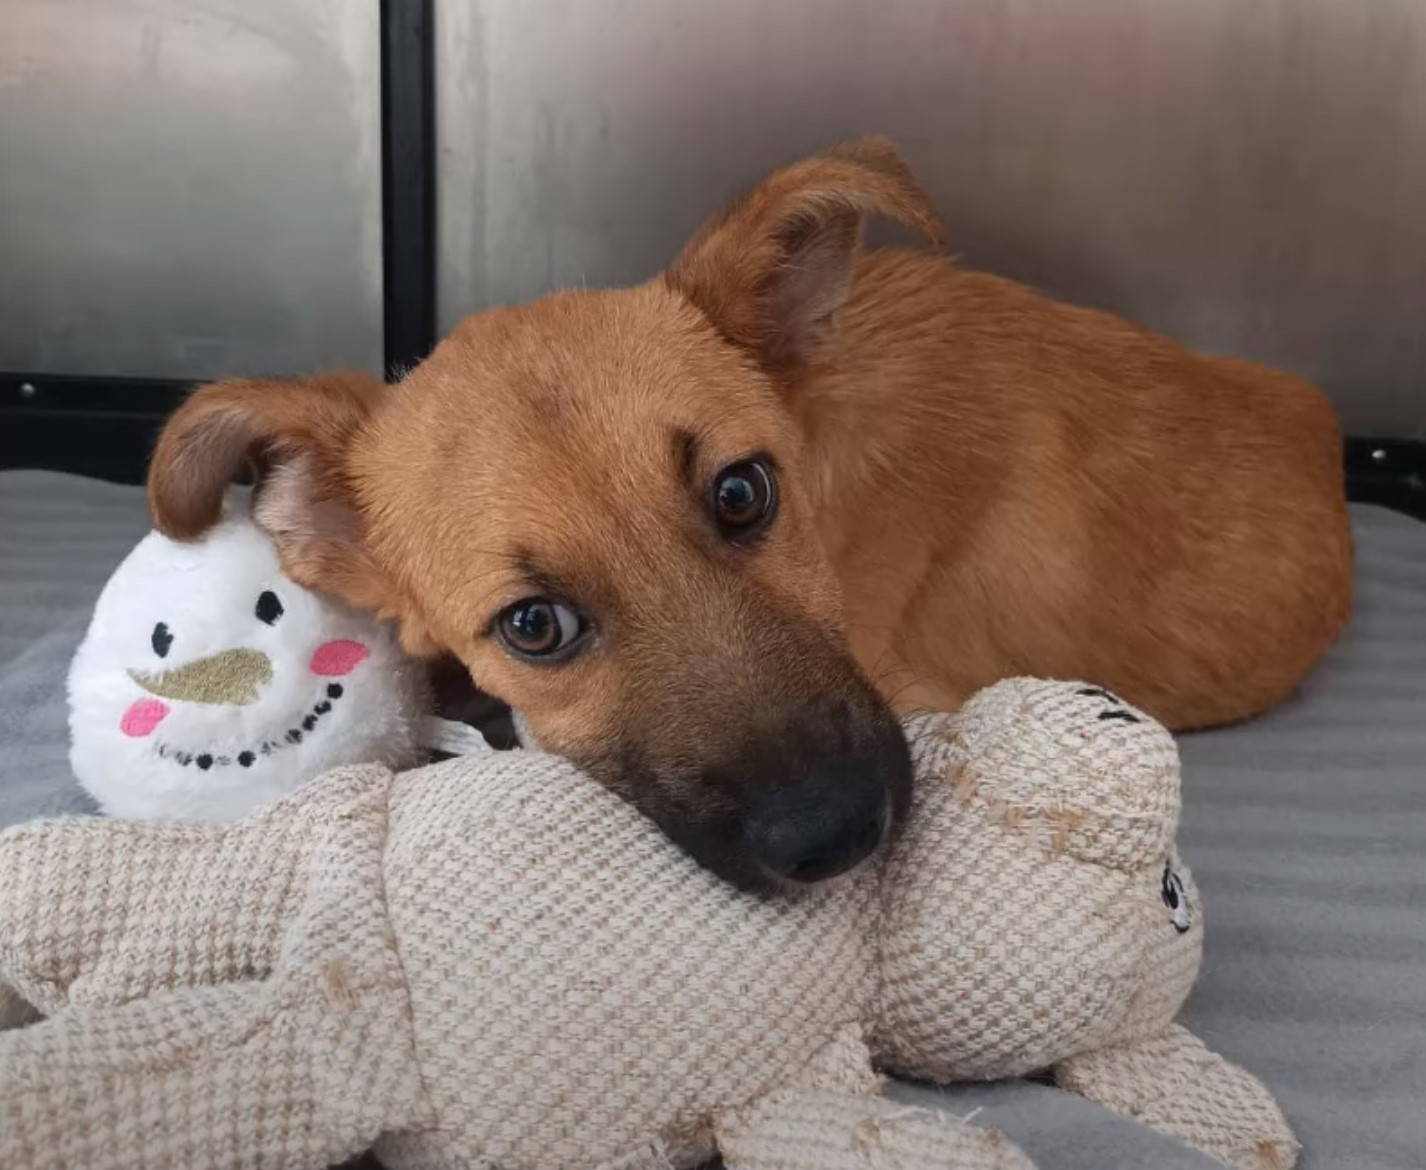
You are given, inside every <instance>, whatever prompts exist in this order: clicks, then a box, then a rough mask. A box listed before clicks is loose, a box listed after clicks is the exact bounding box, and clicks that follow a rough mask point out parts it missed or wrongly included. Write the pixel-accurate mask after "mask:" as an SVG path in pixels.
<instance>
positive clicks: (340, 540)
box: [148, 372, 393, 612]
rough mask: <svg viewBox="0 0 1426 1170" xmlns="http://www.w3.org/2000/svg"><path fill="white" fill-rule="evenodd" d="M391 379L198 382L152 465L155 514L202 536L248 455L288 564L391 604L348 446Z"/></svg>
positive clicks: (339, 590)
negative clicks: (368, 539)
mask: <svg viewBox="0 0 1426 1170" xmlns="http://www.w3.org/2000/svg"><path fill="white" fill-rule="evenodd" d="M385 393H386V387H385V386H383V385H382V383H380V382H378V381H377V380H376V379H374V378H371V377H368V376H367V375H365V374H360V373H349V372H337V373H327V374H318V375H315V376H313V377H311V378H304V379H290V380H288V379H268V380H247V379H234V380H230V381H225V382H215V383H213V384H212V385H210V386H204V387H203V388H202V389H200V390H198V391H196V392H195V393H194V394H193V395H192V396H191V397H190V398H189V399H188V400H187V401H186V402H184V404H183V405H182V406H180V407H179V408H178V410H177V411H176V412H175V413H174V415H173V417H172V418H171V419H169V421H168V423H167V424H166V425H165V427H164V429H163V433H162V435H160V437H159V441H158V446H157V447H156V448H155V450H154V455H153V460H152V462H151V463H150V464H149V477H148V493H149V507H150V509H151V510H152V512H153V518H154V524H155V526H156V527H157V528H158V530H159V531H160V532H162V533H164V535H166V536H169V537H171V538H173V539H174V540H195V539H197V538H198V537H200V536H202V535H203V534H204V533H205V532H207V531H208V530H209V529H210V528H212V527H213V525H214V524H216V523H217V522H218V519H219V517H220V515H221V514H222V508H223V496H224V493H225V492H226V491H227V489H228V486H229V485H230V484H231V483H232V482H233V480H234V478H235V477H236V476H237V474H238V473H239V472H240V471H241V470H242V469H243V468H244V466H245V465H247V464H249V463H255V464H257V465H258V466H259V467H260V468H261V470H262V475H261V481H260V483H259V486H258V490H257V495H256V499H255V505H254V517H255V519H256V520H257V522H258V524H259V526H260V527H262V528H263V529H264V530H265V531H266V532H267V533H268V534H269V535H270V536H271V537H272V538H273V541H274V542H275V543H276V545H277V550H278V553H279V555H280V556H281V559H282V567H283V570H284V572H286V573H287V574H288V576H290V577H291V578H292V579H293V580H295V581H297V582H298V583H299V584H301V585H305V586H306V587H307V588H309V589H315V590H318V591H320V592H323V593H327V594H331V595H334V596H337V597H340V598H342V599H343V600H345V601H346V602H348V603H349V604H351V605H354V606H357V607H359V608H362V609H369V610H375V611H379V612H390V611H392V609H393V606H392V599H391V596H390V593H389V590H388V583H387V582H386V580H385V575H384V574H383V573H381V571H380V570H379V569H378V568H377V566H376V565H375V564H374V562H373V561H372V560H371V557H370V554H369V553H368V552H367V550H366V548H365V547H364V545H363V543H362V539H361V535H362V534H361V519H360V516H359V514H358V512H357V507H356V500H355V498H354V491H353V485H352V483H351V481H350V478H349V475H348V472H347V463H346V453H347V449H348V447H349V445H350V444H351V442H352V440H353V439H354V438H355V436H356V435H357V433H358V432H359V431H360V429H361V427H362V426H363V424H364V423H365V422H366V420H367V419H368V418H369V417H370V415H371V412H372V411H373V409H374V408H375V407H376V405H377V403H378V402H379V401H380V399H381V397H382V395H383V394H385Z"/></svg>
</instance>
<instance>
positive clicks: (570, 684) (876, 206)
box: [149, 142, 936, 883]
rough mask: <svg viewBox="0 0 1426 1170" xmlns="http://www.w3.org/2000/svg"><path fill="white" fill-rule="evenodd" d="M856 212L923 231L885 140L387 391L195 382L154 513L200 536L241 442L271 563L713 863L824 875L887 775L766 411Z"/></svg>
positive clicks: (793, 457) (796, 475) (855, 835)
mask: <svg viewBox="0 0 1426 1170" xmlns="http://www.w3.org/2000/svg"><path fill="white" fill-rule="evenodd" d="M877 212H879V213H885V214H887V215H890V216H892V217H894V218H897V219H900V220H902V221H904V222H906V223H909V224H911V225H912V226H914V227H917V228H920V229H923V230H925V231H926V232H928V233H930V234H934V233H935V230H936V223H935V219H934V215H933V213H932V212H931V210H930V208H929V206H928V205H927V203H926V201H925V199H924V197H923V196H922V195H921V193H920V192H919V190H918V189H917V187H916V185H915V183H914V181H913V180H912V179H911V177H910V175H909V174H908V172H907V170H906V168H905V167H904V165H903V164H902V163H901V161H900V160H899V158H897V156H896V154H895V153H894V151H892V149H891V148H890V147H889V146H886V145H885V144H882V143H878V142H871V143H862V144H858V145H856V146H853V147H847V148H842V149H839V150H836V151H833V152H830V153H828V154H826V155H823V156H819V157H816V158H812V159H808V160H805V161H804V162H801V163H799V164H796V165H794V166H792V167H789V168H787V169H786V170H784V171H781V172H778V173H776V174H774V175H773V176H771V177H770V178H769V179H767V180H766V181H765V182H764V183H763V184H762V185H761V186H759V187H758V188H757V189H755V190H754V191H753V192H752V193H751V194H749V195H748V196H747V197H745V198H744V199H743V200H741V201H739V202H738V203H736V204H734V205H733V206H732V207H730V208H729V209H727V210H726V211H724V212H723V213H722V214H720V215H718V216H716V217H715V218H714V219H712V220H711V221H709V223H708V224H706V225H705V226H704V227H703V229H702V230H701V231H700V232H699V233H698V234H697V235H696V236H695V237H694V239H693V240H692V241H691V242H690V243H689V244H688V245H687V247H686V248H685V249H684V251H683V253H682V254H681V255H680V256H679V258H678V259H677V261H676V262H675V263H674V265H673V266H672V267H671V268H670V269H669V270H668V271H667V272H665V273H663V274H662V275H661V276H660V277H659V278H657V279H655V280H653V281H651V282H649V283H647V284H645V285H642V286H639V287H636V288H631V289H622V290H612V291H592V292H564V293H558V294H555V295H553V296H550V297H547V298H545V299H544V300H541V301H538V302H536V303H534V304H532V305H528V306H524V307H521V308H505V309H496V310H492V311H489V312H486V313H482V314H480V315H478V316H475V317H472V318H470V319H469V320H467V321H466V322H465V323H463V324H462V325H461V326H460V327H459V328H457V329H456V330H455V332H454V333H453V334H452V335H451V336H450V337H449V338H447V339H446V340H445V341H443V342H442V343H441V344H440V346H439V347H438V348H437V349H436V351H435V352H434V353H433V354H432V355H431V356H430V358H429V359H427V360H426V361H425V362H424V363H422V365H421V366H419V367H418V368H417V369H415V370H413V371H411V373H410V374H408V375H407V376H406V378H405V379H404V380H403V381H402V382H401V383H400V384H398V385H396V386H394V387H389V388H388V387H384V386H381V385H380V384H378V383H375V382H373V381H372V380H370V379H367V378H364V377H362V376H360V375H341V374H335V375H325V376H322V377H317V378H313V379H309V380H306V381H301V382H227V383H218V384H216V385H214V386H210V387H207V388H205V389H203V390H201V391H199V392H198V393H197V394H196V395H195V396H193V397H192V398H191V399H190V400H189V401H188V402H187V403H186V404H185V405H184V406H183V407H182V408H181V409H180V410H179V411H178V413H177V414H176V415H175V416H174V418H173V420H172V422H171V423H170V424H169V426H168V427H167V429H166V430H165V432H164V434H163V437H162V439H161V440H160V443H159V446H158V449H157V451H156V453H155V457H154V461H153V465H152V469H151V473H150V481H149V486H150V495H151V500H152V504H153V509H154V513H155V517H156V519H157V522H158V525H159V527H160V528H161V529H162V530H163V531H164V532H166V533H168V534H170V535H172V536H177V537H192V536H195V535H197V534H199V533H200V532H202V531H203V530H205V529H206V528H207V527H208V525H209V524H211V523H212V522H213V520H214V519H215V518H216V516H217V508H218V502H219V499H220V496H221V491H222V489H223V487H224V486H225V485H226V484H227V482H228V481H229V479H230V478H231V476H232V474H233V472H234V470H235V468H236V467H237V466H238V465H239V464H240V463H241V462H242V461H243V460H245V459H249V458H253V457H254V456H256V457H257V458H258V459H259V460H260V461H261V463H262V464H264V466H265V474H264V481H263V484H262V487H261V489H260V495H259V503H258V513H257V514H258V517H259V521H260V522H261V523H262V524H263V525H264V527H266V528H267V529H268V531H269V532H271V533H272V535H273V536H274V538H275V539H276V541H277V544H278V547H279V549H280V550H281V553H282V556H283V562H284V567H285V568H286V569H287V571H288V572H289V573H290V574H291V575H292V576H293V577H294V578H296V579H297V580H299V581H301V582H302V583H303V584H306V585H309V586H310V587H312V588H314V589H317V590H321V591H326V592H330V593H334V594H337V595H339V596H341V597H343V598H345V599H346V600H347V601H349V602H351V603H353V604H355V605H358V606H361V607H365V608H368V609H374V610H377V611H379V612H381V613H384V614H387V615H389V616H391V617H393V618H395V619H396V620H397V621H398V622H399V624H400V628H401V631H402V637H403V639H404V641H405V642H406V644H407V646H408V647H409V648H410V649H412V650H414V651H417V652H422V651H428V652H429V651H436V650H443V651H449V652H451V653H453V654H455V655H456V656H458V657H459V658H460V659H461V660H462V661H463V662H464V663H465V664H466V666H467V668H468V669H469V670H470V673H471V675H472V677H473V678H474V680H475V681H476V683H477V684H478V685H479V686H480V687H481V688H483V689H484V690H487V691H489V692H490V693H492V694H495V695H498V696H499V697H501V698H503V699H504V700H506V701H507V702H509V703H510V704H511V706H512V707H514V708H515V709H516V710H517V711H518V712H519V713H520V714H521V715H522V716H523V718H524V720H525V721H526V723H527V725H528V726H529V728H530V729H531V730H532V731H533V733H534V736H535V737H536V739H537V740H538V742H539V744H540V745H541V746H543V747H546V748H549V749H552V750H555V751H558V752H560V753H562V754H564V755H567V756H569V757H571V758H573V759H574V760H576V761H577V762H579V763H580V764H582V765H583V766H584V767H585V768H587V769H588V770H590V771H591V772H592V773H593V774H594V775H595V776H597V777H598V778H600V779H601V780H602V781H603V782H604V783H606V784H607V785H609V786H610V787H611V788H613V789H614V790H616V791H618V792H620V793H621V794H623V795H625V796H627V797H628V799H630V800H631V801H633V802H634V803H635V804H636V805H637V806H639V807H640V808H642V809H643V810H644V811H645V812H646V813H648V814H649V815H650V816H651V817H652V818H653V819H654V820H656V821H657V822H658V823H659V824H660V825H661V826H662V827H663V828H664V829H665V830H666V831H667V832H668V833H669V835H670V836H671V837H673V838H674V839H675V840H676V841H678V842H679V843H680V844H682V845H683V846H684V847H685V848H687V849H688V850H689V852H691V853H692V854H693V855H694V856H695V857H697V858H698V859H700V860H701V861H703V862H704V863H706V864H708V865H709V866H710V867H712V868H713V869H715V870H717V871H718V872H720V873H722V874H723V875H725V876H727V877H729V878H731V879H733V880H737V881H742V882H745V883H757V882H759V881H764V880H767V879H769V878H772V879H786V880H791V881H801V882H807V881H816V880H819V879H821V878H824V877H828V876H831V875H833V874H837V873H840V872H843V871H845V870H847V869H849V868H850V867H852V866H853V865H855V864H856V863H857V862H858V861H860V860H861V859H862V858H864V857H866V856H867V855H868V854H869V853H870V852H871V851H872V850H873V849H874V848H875V847H876V845H877V844H878V842H879V841H880V840H881V839H882V838H883V836H884V835H885V833H886V830H887V826H888V824H889V823H890V822H891V821H893V820H894V819H895V817H896V816H897V814H898V812H899V810H901V809H902V808H903V807H904V805H905V802H906V799H907V788H908V785H909V777H910V767H909V761H908V755H907V750H906V746H905V742H904V740H903V738H902V736H901V732H900V728H899V726H898V724H897V722H896V720H895V719H894V718H893V716H892V713H891V711H890V710H889V709H888V707H887V705H886V704H885V703H884V702H883V701H882V699H881V698H880V697H879V696H878V694H877V693H876V691H875V690H874V689H873V687H872V686H871V685H870V683H869V682H868V681H867V680H866V679H865V677H864V676H863V675H862V673H861V672H860V670H859V669H858V667H857V665H856V663H855V662H854V661H853V659H852V656H851V653H850V651H849V649H848V645H847V639H846V633H845V630H844V629H843V626H842V618H841V613H840V601H839V593H838V588H837V583H836V581H835V579H834V577H833V574H832V571H831V568H830V565H829V563H828V560H827V557H826V555H825V554H824V552H823V547H822V543H821V539H820V537H819V532H818V527H817V519H816V517H815V516H814V504H813V498H812V496H813V491H812V489H811V487H810V485H809V483H808V478H809V468H808V467H807V465H806V460H805V456H804V449H803V436H802V434H801V433H800V431H799V428H798V425H797V424H796V422H795V421H794V412H793V410H792V409H791V405H792V404H791V402H790V399H791V397H792V396H795V395H796V393H797V387H798V384H799V380H800V379H801V378H802V377H803V376H804V374H805V371H806V369H807V367H808V366H809V365H810V364H812V363H815V362H816V361H818V360H819V356H820V354H821V353H822V352H825V351H823V350H822V347H823V346H824V345H825V344H827V343H828V342H829V341H830V340H831V335H832V334H833V333H834V332H835V318H836V314H837V310H838V309H839V307H840V306H841V305H842V303H843V301H844V300H845V299H846V297H847V295H848V292H849V289H850V284H851V276H852V265H853V261H854V258H855V254H856V252H857V249H858V247H859V244H860V237H861V230H862V221H863V218H864V217H865V216H866V215H867V214H868V213H877Z"/></svg>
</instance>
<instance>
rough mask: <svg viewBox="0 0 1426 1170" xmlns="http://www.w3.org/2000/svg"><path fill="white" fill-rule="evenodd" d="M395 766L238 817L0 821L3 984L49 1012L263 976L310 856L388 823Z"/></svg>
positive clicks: (358, 773) (328, 783) (337, 778)
mask: <svg viewBox="0 0 1426 1170" xmlns="http://www.w3.org/2000/svg"><path fill="white" fill-rule="evenodd" d="M390 779H391V774H390V773H389V772H387V771H386V770H385V769H381V768H349V769H344V770H342V771H341V772H337V773H333V774H332V775H331V776H328V777H326V778H324V779H323V780H321V781H320V782H318V783H316V784H313V785H311V786H310V787H309V788H306V789H303V790H302V791H301V792H299V793H297V794H295V795H294V796H292V797H289V798H288V799H287V800H284V801H282V802H281V803H279V804H276V805H274V806H273V807H272V808H270V809H268V810H267V811H265V812H263V813H260V814H258V815H257V816H256V817H253V818H251V819H249V820H247V821H243V822H240V823H238V824H235V825H227V826H198V825H177V824H139V823H132V822H124V821H110V820H102V819H97V818H83V819H80V818H70V819H63V820H53V821H35V822H31V823H28V824H24V825H20V826H17V827H16V828H13V829H10V830H8V831H7V832H5V833H3V834H0V984H6V985H8V986H9V987H10V988H12V989H14V991H17V992H18V993H19V995H20V996H21V997H23V998H24V999H25V1000H27V1001H29V1002H30V1003H31V1004H33V1005H34V1006H35V1007H36V1008H38V1009H39V1010H40V1011H41V1012H43V1013H44V1014H46V1015H49V1014H51V1013H53V1012H55V1011H57V1010H58V1009H59V1008H61V1007H63V1006H64V1005H66V1004H67V1003H95V1004H97V1003H122V1002H124V1001H126V1000H129V999H132V998H134V997H136V996H139V995H144V994H147V993H148V992H150V991H152V990H154V989H156V988H161V987H175V986H183V985H188V986H194V985H201V984H209V983H222V982H228V981H232V980H243V979H260V978H263V977H265V976H266V975H267V974H268V973H269V972H270V970H271V968H272V965H273V961H274V958H275V955H276V952H277V947H278V943H279V941H280V939H281V937H282V932H283V930H284V929H285V927H286V926H287V924H288V921H289V919H290V917H291V914H292V912H293V909H294V907H295V905H296V904H297V902H298V901H299V900H300V899H301V898H302V897H303V895H304V876H305V873H306V867H307V866H308V865H309V864H310V862H311V860H312V859H313V858H314V857H316V856H319V855H321V854H322V852H323V848H322V847H323V845H324V843H325V842H327V841H330V840H332V839H334V838H336V839H339V838H342V837H344V836H351V835H353V833H358V834H359V833H360V832H361V831H362V828H363V827H364V826H365V825H366V824H367V823H368V822H372V821H376V822H378V823H380V824H383V825H384V817H385V805H386V795H387V788H388V786H389V784H390Z"/></svg>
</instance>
